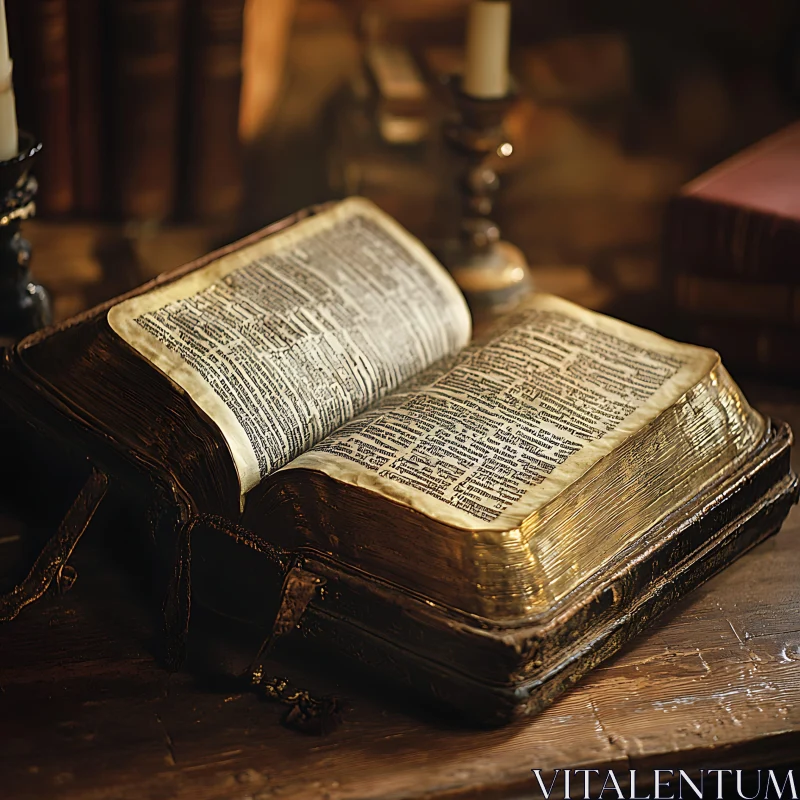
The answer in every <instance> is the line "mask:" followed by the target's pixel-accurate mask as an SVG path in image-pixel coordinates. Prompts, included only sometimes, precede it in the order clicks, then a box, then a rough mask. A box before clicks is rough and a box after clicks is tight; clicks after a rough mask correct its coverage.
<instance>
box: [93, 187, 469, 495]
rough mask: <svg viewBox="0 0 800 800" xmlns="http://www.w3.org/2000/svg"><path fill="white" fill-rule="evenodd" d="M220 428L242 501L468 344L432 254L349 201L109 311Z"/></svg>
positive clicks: (461, 312)
mask: <svg viewBox="0 0 800 800" xmlns="http://www.w3.org/2000/svg"><path fill="white" fill-rule="evenodd" d="M108 322H109V325H110V326H111V328H112V329H113V330H114V331H115V332H116V333H117V334H118V335H119V336H121V337H122V338H123V339H124V340H125V341H126V342H128V344H130V345H131V346H132V347H133V348H134V349H136V350H137V351H138V352H139V353H141V354H142V355H143V356H144V357H145V358H146V359H148V360H149V361H150V362H151V363H152V364H153V365H155V366H156V367H157V368H158V369H160V370H161V371H162V372H164V373H165V374H166V375H167V376H168V377H169V378H170V379H171V380H172V381H174V383H175V384H177V385H178V386H179V387H180V388H181V389H183V390H184V391H185V392H186V393H187V394H188V395H189V396H190V397H191V399H192V400H193V401H194V402H195V403H196V404H197V405H198V406H199V407H200V408H201V409H202V410H203V411H204V412H205V413H206V414H208V416H209V417H210V418H211V419H212V420H213V421H214V422H215V423H216V424H217V425H218V426H219V429H220V431H221V432H222V434H223V436H224V438H225V441H226V443H227V445H228V447H229V448H230V451H231V455H232V457H233V461H234V464H235V466H236V470H237V473H238V476H239V483H240V487H241V493H242V495H244V494H245V493H246V492H247V491H249V490H250V489H252V488H253V487H254V486H255V485H257V484H258V483H259V482H260V481H261V480H262V479H263V478H264V477H266V475H268V474H270V473H271V472H272V471H274V470H275V469H278V468H279V467H281V466H282V465H283V464H285V463H286V462H288V461H289V460H291V459H292V458H294V457H295V456H297V455H299V454H300V453H301V452H303V451H305V450H307V449H308V448H309V447H311V446H312V445H313V444H315V443H316V442H318V441H320V440H321V439H323V438H324V437H325V436H326V435H328V434H329V433H331V432H332V431H333V430H335V429H336V428H338V427H339V426H341V425H342V424H343V423H345V422H346V421H347V420H349V419H351V418H353V417H354V416H356V415H357V414H359V413H360V412H362V411H364V410H365V409H366V408H368V407H369V406H370V405H372V404H373V403H374V402H375V401H376V400H378V399H379V398H380V397H382V396H383V395H385V394H386V393H387V392H390V391H391V390H392V389H394V388H395V387H396V386H398V385H400V384H401V383H403V382H404V381H406V380H407V379H408V378H410V377H411V376H413V375H414V374H415V373H417V372H418V371H420V370H422V369H424V368H426V367H427V366H428V365H430V364H432V363H434V362H435V361H437V360H438V359H440V358H442V357H443V356H446V355H448V354H451V353H455V352H457V351H459V350H460V349H461V348H462V347H464V345H466V343H467V342H468V341H469V338H470V335H471V324H470V317H469V312H468V310H467V307H466V304H465V302H464V299H463V297H462V295H461V293H460V292H459V291H458V288H457V287H456V286H455V284H454V283H453V281H452V279H451V278H450V277H449V275H448V274H447V273H446V272H445V270H444V269H443V268H442V267H441V265H440V264H439V263H438V262H437V261H436V260H435V259H434V258H433V256H431V254H430V253H429V252H428V251H427V250H426V249H425V248H424V247H423V246H422V245H421V244H420V243H419V242H418V241H417V240H416V239H415V238H413V237H412V236H411V235H410V234H408V233H407V232H406V231H405V230H403V229H402V228H401V227H400V226H399V225H398V224H397V223H396V222H394V221H393V220H392V219H391V218H390V217H388V216H387V215H386V214H384V213H383V212H381V211H380V210H379V209H378V208H377V207H376V206H374V205H373V204H372V203H370V202H369V201H367V200H363V199H361V198H350V199H348V200H345V201H343V202H341V203H339V204H337V205H336V206H334V207H333V208H332V209H331V210H328V211H325V212H324V213H322V214H319V215H317V216H314V217H311V218H309V219H306V220H304V221H302V222H299V223H298V224H296V225H294V226H292V227H291V228H288V229H286V230H285V231H282V232H280V233H278V234H275V235H274V236H270V237H268V238H266V239H263V240H261V241H260V242H257V243H255V244H253V245H250V246H248V247H245V248H243V249H241V250H237V251H235V252H233V253H230V254H228V255H226V256H223V257H222V258H220V259H219V260H217V261H215V262H213V263H211V264H209V265H208V266H206V267H204V268H202V269H200V270H197V271H195V272H192V273H190V274H189V275H187V276H186V277H184V278H181V279H180V280H178V281H176V282H174V283H172V284H168V285H165V286H163V287H159V288H157V289H154V290H152V291H150V292H147V293H146V294H143V295H139V296H137V297H134V298H131V299H130V300H127V301H125V302H123V303H120V304H119V305H117V306H114V307H113V308H112V309H111V310H110V311H109V313H108Z"/></svg>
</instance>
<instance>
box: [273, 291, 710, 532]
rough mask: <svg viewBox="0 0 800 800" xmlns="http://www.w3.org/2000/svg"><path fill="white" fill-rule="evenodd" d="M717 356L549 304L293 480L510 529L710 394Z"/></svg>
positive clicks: (369, 421)
mask: <svg viewBox="0 0 800 800" xmlns="http://www.w3.org/2000/svg"><path fill="white" fill-rule="evenodd" d="M716 362H717V355H716V353H714V352H712V351H710V350H705V349H703V348H699V347H694V346H691V345H683V344H678V343H676V342H671V341H669V340H668V339H664V338H663V337H661V336H658V335H657V334H654V333H650V332H648V331H644V330H641V329H639V328H635V327H633V326H631V325H627V324H625V323H622V322H618V321H616V320H613V319H610V318H608V317H604V316H601V315H599V314H594V313H592V312H590V311H586V310H585V309H581V308H579V307H578V306H575V305H573V304H571V303H568V302H566V301H564V300H560V299H558V298H555V297H551V296H547V295H539V296H537V297H536V298H535V299H534V300H533V301H532V302H531V304H530V306H529V307H528V308H526V309H524V310H523V311H521V312H519V313H517V314H515V315H514V317H513V318H511V319H509V320H508V321H507V326H506V327H504V328H502V329H501V330H500V331H499V332H498V333H496V334H495V335H494V337H493V338H491V339H490V340H489V341H488V342H487V343H485V344H476V345H473V346H471V347H470V348H468V349H467V350H465V351H463V352H462V353H461V354H459V355H458V356H456V357H455V358H453V359H450V360H449V362H448V363H445V364H443V365H438V366H436V367H435V368H432V369H431V370H429V371H428V372H427V373H426V374H425V375H421V376H419V377H418V378H417V379H416V380H414V381H412V382H411V383H410V384H408V385H406V386H404V387H401V389H400V390H399V391H397V392H395V393H394V394H393V395H392V396H390V397H387V398H385V399H384V400H383V401H382V402H381V403H380V404H378V406H377V407H376V408H374V409H372V410H370V411H368V412H366V413H365V414H362V415H361V416H359V417H358V418H357V419H355V420H353V421H352V422H350V423H348V424H347V425H345V426H343V427H342V428H341V429H339V430H337V431H336V432H335V433H333V434H332V435H331V436H329V437H328V438H326V439H325V440H323V441H322V442H321V443H320V444H318V445H317V446H316V447H314V448H313V449H312V450H311V451H309V452H308V453H305V454H303V455H301V456H299V457H298V458H297V459H295V460H294V461H293V462H291V463H290V464H289V465H287V467H286V469H292V468H307V469H315V470H319V471H322V472H325V473H327V474H328V475H330V476H332V477H334V478H336V479H338V480H341V481H345V482H347V483H351V484H354V485H356V486H361V487H364V488H367V489H370V490H372V491H374V492H377V493H379V494H381V495H384V496H386V497H389V498H391V499H393V500H396V501H398V502H401V503H404V504H406V505H408V506H410V507H412V508H414V509H416V510H419V511H421V512H423V513H425V514H427V515H429V516H431V517H434V518H435V519H437V520H439V521H441V522H444V523H446V524H449V525H453V526H456V527H463V528H469V529H481V530H501V531H505V530H509V529H512V528H514V527H516V526H518V525H520V524H521V522H522V521H523V520H524V519H525V518H526V517H527V516H528V515H530V514H531V513H533V512H534V511H535V510H536V509H538V508H540V507H541V506H542V505H543V504H545V503H546V502H547V501H548V500H550V499H552V498H553V497H555V496H556V495H557V494H558V493H560V492H561V491H562V490H563V489H564V488H566V487H567V486H568V485H569V484H571V483H572V482H573V481H574V480H576V479H577V478H578V477H579V476H580V475H582V474H583V473H585V472H586V471H587V470H588V469H589V468H590V467H591V466H592V465H593V464H595V463H596V462H597V461H598V460H599V459H600V458H602V457H603V456H604V455H606V454H608V453H610V452H611V451H612V450H613V449H614V448H616V447H617V446H618V445H619V444H620V443H621V442H622V441H624V440H625V439H626V438H627V437H628V436H630V435H631V434H633V433H635V432H636V431H638V430H640V429H641V428H642V427H643V426H644V425H646V424H647V423H648V422H650V421H652V420H653V419H655V418H656V417H657V416H658V415H659V413H660V412H661V411H663V410H664V409H666V408H668V407H669V406H671V405H672V404H674V403H675V402H676V400H678V399H679V398H680V397H681V396H682V395H683V394H684V393H685V392H686V391H687V390H689V389H690V388H691V387H692V386H694V385H696V384H697V383H698V382H699V381H700V380H701V379H702V378H703V377H705V376H707V375H708V373H709V371H710V370H711V369H712V368H713V366H714V364H715V363H716Z"/></svg>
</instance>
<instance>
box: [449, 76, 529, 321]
mask: <svg viewBox="0 0 800 800" xmlns="http://www.w3.org/2000/svg"><path fill="white" fill-rule="evenodd" d="M452 93H453V98H454V101H455V105H456V108H457V110H458V115H457V118H455V119H454V120H453V121H451V122H449V123H448V124H446V126H445V129H444V133H445V138H446V140H447V143H448V144H449V145H450V147H451V149H452V150H453V151H454V152H455V153H456V154H457V156H458V157H459V158H460V160H461V162H462V168H461V176H460V179H459V190H460V193H461V198H462V211H461V225H460V230H459V236H458V240H457V241H456V242H454V243H453V244H452V246H451V247H450V249H449V251H447V252H445V253H443V257H444V261H445V264H446V265H447V267H448V269H449V270H450V272H451V274H452V275H453V278H454V279H455V281H456V283H457V284H458V285H459V287H460V288H461V291H463V292H464V295H465V296H466V298H467V301H468V302H469V304H470V306H471V307H472V309H473V311H474V312H478V313H484V314H487V313H488V314H490V315H494V314H497V313H502V312H505V311H508V310H511V309H512V308H514V306H516V305H517V304H518V303H519V302H520V301H521V300H522V299H523V298H524V297H525V296H526V295H527V294H529V293H530V292H531V291H532V289H533V281H532V279H531V273H530V269H529V268H528V264H527V262H526V260H525V256H524V255H523V254H522V251H521V250H520V249H519V248H518V247H515V246H514V245H513V244H511V243H510V242H506V241H503V240H502V239H501V238H500V228H499V227H498V225H497V223H496V222H494V221H493V220H492V219H491V215H492V211H493V208H494V198H495V195H496V193H497V190H498V189H499V188H500V179H499V177H498V175H497V172H496V171H495V170H494V168H493V167H492V166H491V165H490V163H489V159H490V157H492V156H493V155H494V154H496V155H497V156H499V157H501V158H506V157H508V156H510V155H511V154H512V153H513V146H512V144H511V143H510V142H509V141H508V136H507V135H506V133H505V131H504V129H503V120H504V119H505V116H506V114H507V113H508V111H509V109H510V108H511V106H512V105H513V104H514V102H515V100H516V98H517V94H516V91H515V90H513V89H512V90H510V91H509V93H508V94H507V95H506V96H505V97H502V98H497V99H491V100H483V99H480V98H476V97H471V96H470V95H468V94H465V93H464V91H462V89H461V81H460V80H459V79H457V78H455V79H453V81H452Z"/></svg>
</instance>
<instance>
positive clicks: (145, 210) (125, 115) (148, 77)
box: [112, 0, 184, 221]
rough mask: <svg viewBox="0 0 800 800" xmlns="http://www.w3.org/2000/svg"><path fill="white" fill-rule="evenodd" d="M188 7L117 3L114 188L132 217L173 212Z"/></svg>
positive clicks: (153, 0)
mask: <svg viewBox="0 0 800 800" xmlns="http://www.w3.org/2000/svg"><path fill="white" fill-rule="evenodd" d="M183 9H184V3H183V0H116V2H114V3H113V4H112V29H113V38H114V51H115V56H116V59H115V62H116V63H115V69H114V81H113V97H112V102H113V104H114V106H115V110H114V133H113V138H114V147H113V159H114V163H115V165H116V176H115V190H116V193H117V204H118V209H119V212H120V213H121V214H122V216H123V217H125V218H126V219H136V220H156V221H161V220H163V219H165V218H167V217H169V216H170V215H171V214H172V212H173V210H174V203H175V190H176V174H177V158H178V120H179V87H180V77H181V53H182V50H183Z"/></svg>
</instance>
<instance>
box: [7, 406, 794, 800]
mask: <svg viewBox="0 0 800 800" xmlns="http://www.w3.org/2000/svg"><path fill="white" fill-rule="evenodd" d="M761 407H762V408H764V410H766V411H767V412H769V413H771V414H774V415H776V416H781V417H783V418H785V419H788V420H789V421H790V422H794V425H795V429H798V430H800V402H798V400H797V399H796V398H795V397H793V396H791V395H784V396H783V398H780V397H777V399H776V397H775V396H774V397H773V399H771V400H770V399H769V398H767V399H766V400H764V399H763V398H762V402H761ZM798 466H800V464H798V463H797V462H796V464H795V468H796V469H797V467H798ZM5 533H6V538H7V539H13V537H14V534H13V531H11V530H10V528H8V522H6V530H5ZM3 535H4V534H3V532H2V531H0V538H2V537H3ZM98 540H99V534H97V533H95V534H93V535H90V536H89V540H88V541H84V542H82V543H81V545H80V549H79V552H78V553H77V556H76V558H75V560H74V563H75V565H76V566H77V569H78V573H79V578H78V581H77V583H76V585H75V587H74V588H73V590H72V591H71V592H70V593H69V594H68V595H66V596H65V597H64V598H61V599H56V598H52V599H51V598H48V599H45V600H44V601H42V602H40V604H39V605H37V606H34V607H31V608H29V609H27V610H26V611H24V612H23V614H22V615H21V616H20V617H19V618H18V619H17V620H15V621H13V622H12V623H9V624H8V625H5V626H2V627H0V731H1V732H2V738H1V739H0V741H2V751H1V752H0V796H2V797H3V798H6V797H8V798H14V799H15V800H24V799H25V798H52V797H58V798H63V799H64V800H101V798H102V800H111V799H112V798H113V799H114V800H128V799H130V800H134V799H135V800H167V798H181V799H182V800H183V799H185V800H212V798H213V799H214V800H221V799H222V798H226V800H228V799H229V800H265V799H266V798H273V797H275V798H286V799H287V800H288V799H289V798H311V799H318V800H338V799H339V798H363V799H364V800H366V799H367V798H370V800H372V799H375V800H377V799H378V798H381V799H382V800H389V799H390V798H411V797H414V798H423V797H424V798H431V797H443V798H444V797H446V798H455V797H476V796H480V797H506V796H509V797H519V798H521V797H534V796H536V797H538V796H540V795H539V794H534V793H533V789H534V786H535V784H534V783H533V780H532V776H531V773H530V770H531V769H532V768H537V767H538V768H541V769H553V768H556V767H562V768H564V767H572V768H577V767H614V768H618V769H620V770H628V769H631V768H639V769H643V770H652V768H654V767H668V768H674V769H677V768H684V769H689V768H692V767H695V768H696V767H699V766H705V767H711V766H718V767H725V768H734V767H757V766H773V765H778V764H784V765H790V764H792V763H796V762H797V754H798V753H800V579H799V578H798V574H799V573H800V509H798V508H795V509H793V511H792V513H791V515H790V517H789V519H788V521H787V522H786V524H785V525H784V528H783V530H782V531H781V533H780V534H778V535H777V536H775V537H773V538H772V539H770V540H769V541H767V542H766V543H764V544H762V545H761V546H759V547H758V548H757V549H756V550H754V551H752V552H751V553H749V554H748V555H746V556H744V557H743V558H742V559H740V560H739V561H738V562H737V563H736V564H734V565H733V566H731V567H730V568H729V569H728V570H726V571H725V572H724V573H722V574H721V575H719V576H717V577H716V578H714V579H713V580H711V581H710V582H709V583H707V584H706V585H705V586H703V587H702V588H700V589H699V590H697V591H696V592H695V593H694V594H693V595H691V596H690V597H689V598H688V599H686V600H685V601H684V602H682V603H680V604H679V605H678V606H676V608H675V609H674V610H673V611H672V612H671V613H670V614H669V615H668V616H667V618H662V620H661V621H660V622H659V623H657V624H656V625H655V626H654V627H653V628H652V629H651V630H650V632H649V633H647V634H646V635H644V636H641V637H639V638H638V639H637V640H636V641H635V642H634V643H633V644H632V645H631V646H629V647H628V648H627V649H626V650H625V651H624V652H623V653H621V654H620V655H619V656H617V657H616V658H614V659H612V660H611V661H609V662H608V663H607V664H605V665H603V666H602V667H600V668H599V669H597V670H595V672H594V673H592V674H590V675H589V676H588V677H587V678H586V679H585V680H584V681H583V682H582V683H581V684H580V685H579V686H578V687H577V688H576V689H574V690H573V691H571V692H569V693H568V694H567V695H566V696H564V697H563V698H562V699H561V700H560V701H559V702H558V703H556V704H555V705H554V706H553V707H551V708H550V709H549V710H547V711H545V712H544V713H543V714H541V715H540V716H538V717H537V718H535V719H532V720H530V721H528V722H523V723H520V724H515V725H512V726H510V727H507V728H504V729H500V730H474V729H469V728H464V727H462V726H460V725H459V724H458V723H457V722H456V721H455V720H452V719H447V718H444V717H442V716H441V715H437V714H435V713H433V712H432V711H430V710H428V709H425V708H423V707H421V706H420V705H419V703H418V701H417V700H415V699H414V698H411V697H408V696H406V695H398V694H397V693H396V692H395V691H392V690H391V689H387V688H386V687H373V686H370V685H368V684H366V683H365V682H364V681H363V680H362V679H361V678H355V679H354V678H352V677H349V676H347V675H346V674H340V673H332V674H327V675H326V674H325V673H327V672H328V671H329V665H328V660H327V659H324V658H321V659H319V663H317V664H307V665H306V669H305V670H304V669H303V668H302V666H300V667H298V665H297V664H295V665H294V666H293V667H292V670H293V674H295V675H298V674H299V675H300V676H301V678H302V680H303V681H305V682H306V684H307V685H308V686H313V687H314V688H316V689H318V690H320V691H334V692H336V693H337V694H338V695H339V696H340V697H341V698H342V699H343V701H344V704H345V707H346V710H345V713H344V722H343V725H342V726H341V728H339V730H337V731H335V732H334V733H332V734H330V735H328V736H326V737H308V736H303V735H301V734H298V733H294V732H291V731H288V730H286V729H285V728H283V727H281V725H280V724H279V719H280V715H281V713H282V709H281V708H280V707H278V706H275V705H272V704H270V703H267V702H263V701H262V700H260V699H259V698H257V697H256V696H254V695H252V694H249V693H246V692H245V693H242V692H241V691H240V690H239V689H238V687H237V688H232V687H231V686H226V685H225V684H224V683H223V684H221V685H220V684H219V683H216V684H214V683H209V682H208V681H207V680H200V679H198V678H196V677H193V676H192V675H191V674H189V673H180V674H174V675H169V674H168V673H167V672H165V671H164V670H162V669H161V668H160V667H159V665H158V663H157V662H156V660H155V658H154V656H153V644H154V641H155V629H154V625H153V623H152V620H151V618H150V616H149V614H148V612H147V611H146V610H145V609H146V608H147V603H146V601H145V599H144V597H145V596H146V592H145V593H144V594H143V593H142V591H141V590H140V589H141V587H139V586H138V585H137V580H138V579H137V578H136V575H137V573H136V572H127V571H124V570H122V569H120V567H119V566H118V565H117V564H116V562H114V561H111V560H109V559H107V558H105V556H103V555H102V551H103V548H101V547H100V544H101V543H100V542H99V541H98ZM121 550H122V552H123V553H124V552H125V546H124V544H123V546H122V548H121ZM204 627H205V628H206V630H205V631H200V632H198V631H195V633H197V634H198V635H197V636H196V637H195V638H196V640H202V641H203V642H204V646H203V647H202V648H198V649H196V651H195V657H194V663H195V665H197V664H198V663H199V662H200V661H201V660H202V661H203V662H204V663H205V666H206V667H207V669H206V670H205V672H206V673H208V671H209V670H208V667H209V666H210V671H211V672H214V671H219V670H230V669H236V668H237V667H240V666H242V665H243V664H244V657H245V656H244V653H243V652H241V651H240V648H239V645H238V644H237V643H235V642H233V641H232V640H230V637H229V636H228V635H227V631H226V630H219V629H216V628H214V626H213V625H212V624H210V622H208V621H207V622H206V624H205V625H204ZM281 668H282V667H278V666H276V669H281ZM298 669H299V673H298ZM299 681H300V678H298V682H299ZM645 774H646V773H645ZM607 796H608V795H607Z"/></svg>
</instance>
